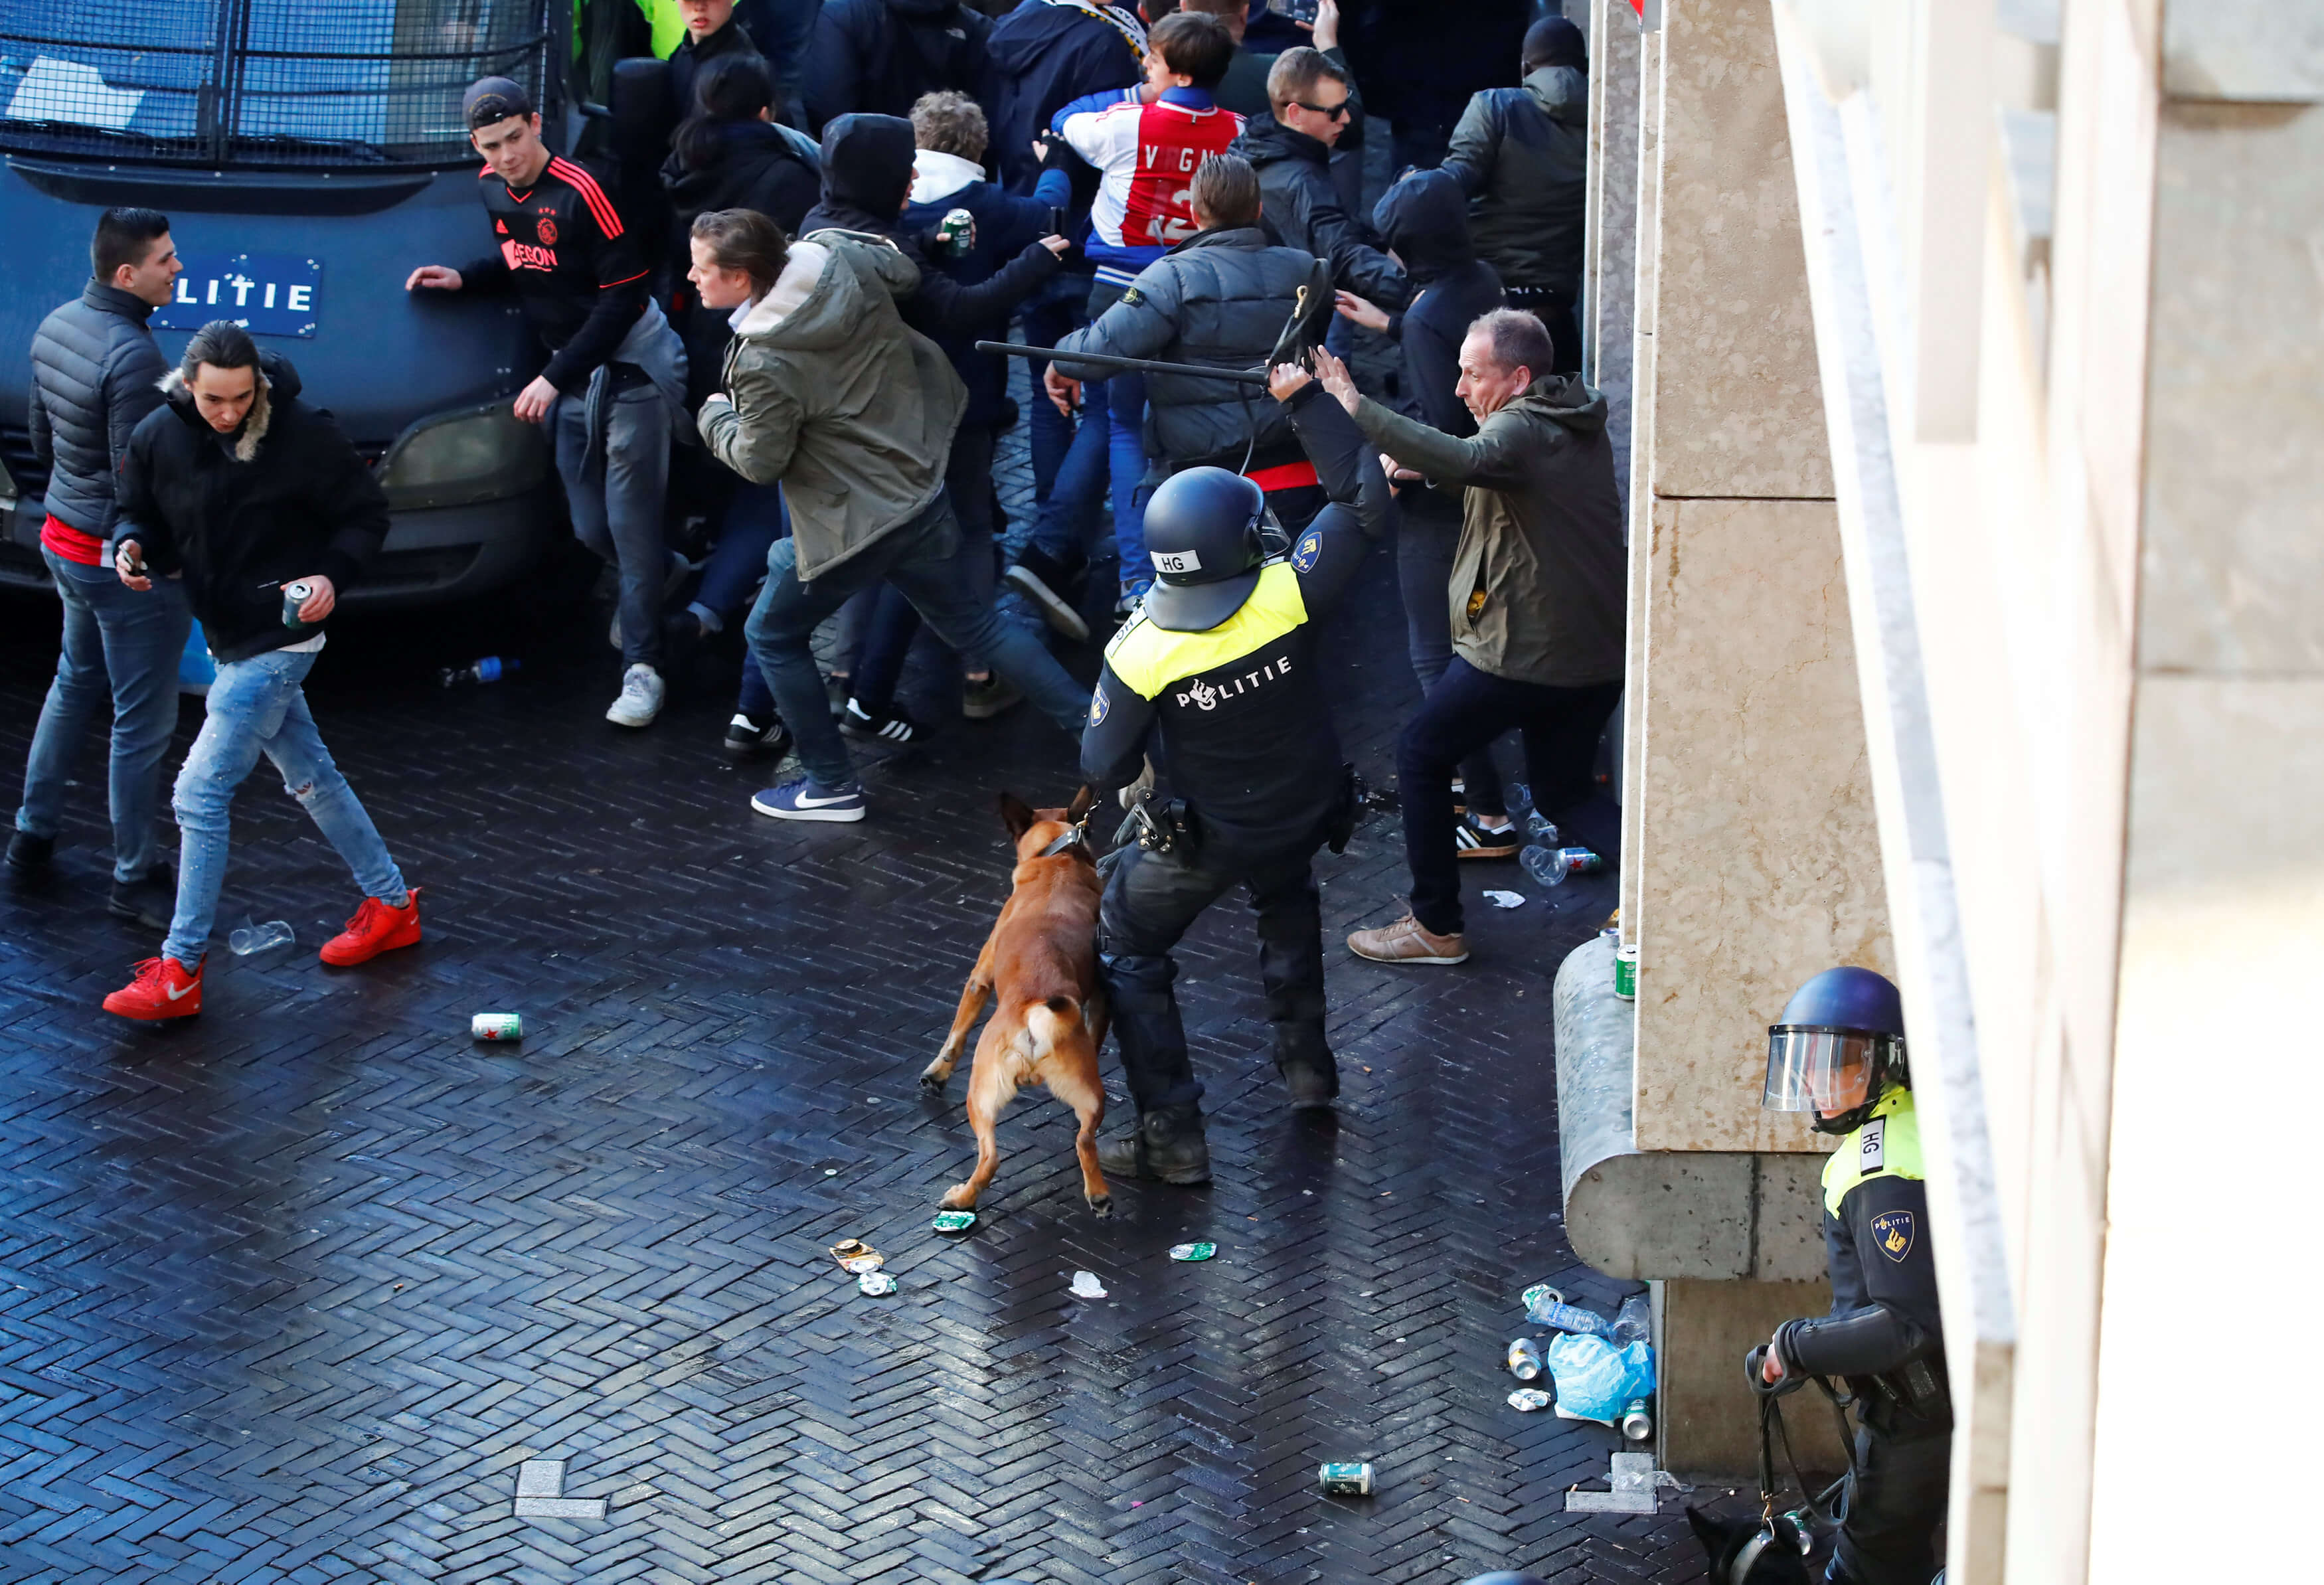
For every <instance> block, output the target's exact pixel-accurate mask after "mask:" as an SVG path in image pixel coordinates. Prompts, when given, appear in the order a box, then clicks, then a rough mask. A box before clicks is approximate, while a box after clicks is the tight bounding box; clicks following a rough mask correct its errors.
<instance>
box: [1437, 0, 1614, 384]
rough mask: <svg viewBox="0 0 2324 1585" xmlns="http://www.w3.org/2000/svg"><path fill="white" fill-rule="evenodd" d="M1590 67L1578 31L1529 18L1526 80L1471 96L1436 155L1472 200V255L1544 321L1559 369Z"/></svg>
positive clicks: (1576, 251) (1577, 363)
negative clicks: (1448, 145)
mask: <svg viewBox="0 0 2324 1585" xmlns="http://www.w3.org/2000/svg"><path fill="white" fill-rule="evenodd" d="M1589 69H1590V58H1589V55H1588V53H1587V50H1586V47H1585V45H1584V43H1583V41H1582V30H1581V29H1579V28H1577V27H1575V26H1574V25H1573V24H1572V23H1570V22H1568V21H1566V20H1565V19H1564V18H1563V17H1562V16H1553V17H1548V18H1545V20H1543V21H1541V22H1537V23H1534V24H1533V26H1532V28H1530V29H1529V30H1528V31H1527V32H1526V41H1525V86H1524V87H1522V88H1487V89H1486V90H1485V91H1484V92H1482V93H1480V94H1479V95H1477V96H1476V97H1474V98H1472V99H1471V100H1470V101H1469V108H1468V109H1467V111H1465V112H1464V113H1463V114H1462V117H1461V124H1460V125H1459V126H1457V127H1455V128H1453V130H1452V152H1451V153H1449V154H1447V155H1445V157H1444V169H1445V170H1449V171H1451V172H1452V175H1453V176H1454V177H1455V178H1456V179H1457V180H1459V181H1460V183H1461V186H1462V189H1464V190H1466V191H1467V193H1468V195H1469V197H1470V199H1471V202H1472V204H1473V206H1474V207H1473V209H1472V211H1471V218H1470V235H1471V236H1472V237H1474V238H1475V240H1476V244H1477V253H1478V256H1479V257H1480V258H1482V259H1483V260H1484V261H1485V262H1486V263H1489V264H1490V265H1491V266H1492V267H1493V268H1494V269H1495V270H1497V271H1499V272H1500V277H1501V284H1502V286H1503V287H1504V288H1505V289H1507V290H1508V301H1509V307H1511V308H1513V309H1526V311H1527V312H1529V313H1533V314H1536V315H1538V316H1540V318H1541V321H1542V323H1543V324H1545V325H1546V326H1548V327H1549V338H1550V342H1551V344H1552V346H1553V348H1554V356H1555V359H1556V363H1557V368H1556V370H1555V371H1554V372H1555V373H1561V374H1570V373H1578V372H1579V371H1580V369H1581V367H1582V330H1581V327H1580V326H1579V325H1577V324H1576V323H1575V322H1574V318H1573V303H1574V299H1575V298H1576V297H1578V296H1579V295H1580V293H1581V290H1582V222H1583V215H1582V211H1583V208H1584V207H1585V206H1584V195H1585V191H1586V189H1587V187H1588V184H1589V175H1590V77H1589Z"/></svg>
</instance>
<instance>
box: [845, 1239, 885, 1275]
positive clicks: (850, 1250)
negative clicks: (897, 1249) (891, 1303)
mask: <svg viewBox="0 0 2324 1585" xmlns="http://www.w3.org/2000/svg"><path fill="white" fill-rule="evenodd" d="M831 1258H833V1259H834V1260H836V1261H838V1262H839V1267H840V1269H841V1270H843V1271H845V1272H849V1273H852V1274H853V1275H855V1276H862V1274H863V1273H865V1272H867V1271H877V1270H878V1269H879V1268H880V1267H882V1266H885V1265H886V1264H887V1263H888V1258H887V1257H886V1256H885V1255H882V1254H881V1253H880V1251H879V1250H877V1249H873V1248H872V1247H871V1245H869V1244H867V1243H865V1242H864V1241H863V1240H862V1239H840V1240H839V1242H837V1243H835V1244H834V1245H832V1246H831Z"/></svg>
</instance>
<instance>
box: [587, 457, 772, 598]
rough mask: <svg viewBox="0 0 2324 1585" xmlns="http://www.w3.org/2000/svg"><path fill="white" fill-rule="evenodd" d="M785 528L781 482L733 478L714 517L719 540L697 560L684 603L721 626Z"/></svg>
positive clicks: (764, 570)
mask: <svg viewBox="0 0 2324 1585" xmlns="http://www.w3.org/2000/svg"><path fill="white" fill-rule="evenodd" d="M790 531H791V514H790V510H789V509H788V507H786V506H785V505H784V504H783V487H782V486H781V485H780V484H752V483H750V482H749V481H748V480H744V481H743V482H742V484H737V485H736V486H735V487H734V493H733V495H732V496H730V497H728V499H727V502H726V511H725V515H724V517H723V518H722V519H721V520H720V521H719V525H718V543H717V544H715V545H714V546H712V547H711V548H710V556H709V558H708V559H707V560H705V562H703V564H702V582H701V584H700V585H697V586H696V589H695V591H694V599H693V601H692V602H691V603H690V604H688V605H687V610H689V611H692V612H693V613H696V615H697V616H699V617H701V618H702V619H703V622H702V625H703V626H704V627H705V628H708V629H709V630H710V631H713V632H722V631H724V630H725V627H726V624H727V623H728V622H732V621H733V620H734V618H735V617H737V616H739V615H741V614H742V608H743V607H744V606H745V605H746V604H749V603H750V599H751V585H753V584H755V583H757V582H758V581H759V580H760V579H761V578H762V577H764V576H767V552H768V551H769V550H770V548H773V546H774V543H775V541H776V540H778V539H781V538H782V537H783V536H784V535H785V534H788V533H789V532H790ZM627 625H628V624H627V623H624V624H623V626H624V628H626V627H627Z"/></svg>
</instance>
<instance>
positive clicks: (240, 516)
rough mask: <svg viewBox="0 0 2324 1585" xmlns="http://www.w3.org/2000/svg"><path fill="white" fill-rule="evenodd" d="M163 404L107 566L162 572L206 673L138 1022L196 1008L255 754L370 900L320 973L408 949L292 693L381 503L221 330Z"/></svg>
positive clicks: (292, 394) (251, 346)
mask: <svg viewBox="0 0 2324 1585" xmlns="http://www.w3.org/2000/svg"><path fill="white" fill-rule="evenodd" d="M163 394H164V397H165V400H164V401H163V402H162V405H161V407H159V408H157V409H156V410H154V411H152V413H150V414H148V415H147V416H146V417H145V419H144V420H143V422H141V423H140V424H139V425H138V426H137V429H136V432H135V433H134V434H133V435H132V436H131V437H130V440H129V450H128V455H127V457H126V459H125V461H124V465H123V469H122V481H121V495H120V501H121V514H120V520H119V525H118V527H117V529H116V530H115V557H114V568H115V572H117V573H118V574H119V576H120V578H121V581H122V582H123V583H124V584H125V585H128V586H129V587H130V588H132V589H134V590H137V591H139V592H141V593H150V592H151V591H152V588H153V579H154V578H155V577H157V576H160V577H171V578H176V579H178V580H180V583H181V584H182V585H183V587H184V589H185V593H186V599H187V602H188V604H190V605H191V606H192V607H193V610H194V614H195V615H196V616H197V617H198V618H199V619H200V620H201V623H202V631H203V632H204V633H205V634H206V635H208V640H209V645H210V652H211V654H213V655H214V656H216V657H217V663H218V667H217V681H216V682H214V683H212V684H211V685H210V691H209V699H208V715H207V717H206V718H205V719H204V721H203V723H202V730H201V735H200V736H198V737H197V738H196V739H195V740H194V746H193V749H192V750H191V751H189V753H188V754H187V756H186V763H185V766H184V768H183V769H181V770H180V772H179V774H178V786H177V792H176V797H175V798H174V804H175V807H176V809H177V814H178V830H179V834H180V844H181V845H180V855H179V863H178V902H177V911H176V913H175V915H174V916H173V917H171V922H170V934H169V938H168V939H167V940H166V941H164V942H163V943H162V945H161V954H160V955H159V956H157V957H151V958H147V959H146V960H144V961H143V963H139V964H138V965H137V970H136V976H135V978H134V979H133V980H132V981H130V982H129V983H128V984H127V985H125V986H124V987H123V988H122V989H120V990H119V991H115V992H114V993H113V994H112V995H110V996H108V997H106V999H105V1010H106V1011H107V1012H109V1013H117V1014H119V1015H120V1016H121V1017H123V1018H140V1019H148V1020H152V1019H161V1018H187V1017H189V1016H191V1015H192V1014H195V1013H198V1012H199V1011H201V1010H202V957H203V954H204V952H205V950H206V948H207V946H208V942H209V935H210V926H211V923H212V920H213V919H214V917H215V916H216V915H217V900H218V891H219V889H220V887H221V886H222V885H223V884H224V882H225V880H226V828H227V812H228V810H229V809H230V808H231V806H232V805H233V802H234V793H235V788H236V787H238V786H240V785H241V783H242V779H243V778H244V777H245V776H247V775H249V774H250V772H251V769H252V768H253V767H254V766H255V765H256V764H257V763H258V757H259V756H260V755H261V754H264V755H265V756H266V757H267V758H268V759H270V760H273V761H274V765H275V768H276V769H279V770H281V772H282V781H283V785H284V787H285V788H288V789H289V791H290V793H291V797H294V798H297V799H298V800H299V802H300V806H303V807H304V808H305V809H306V811H307V813H308V814H309V816H312V817H313V819H314V822H315V824H316V825H317V826H318V828H320V829H321V831H322V833H323V834H324V835H325V836H326V837H327V838H328V839H329V840H330V843H331V845H332V846H333V847H335V848H337V850H338V852H339V856H340V857H341V858H342V859H344V860H346V864H347V868H348V869H349V870H351V871H354V873H355V881H356V884H358V885H359V886H361V887H362V888H363V890H364V901H363V905H362V906H361V907H360V908H357V909H356V910H355V917H354V918H352V919H350V920H348V921H347V927H346V930H345V931H344V932H342V933H341V934H340V935H337V936H334V937H333V938H332V939H331V940H330V941H328V942H327V943H326V944H325V945H324V946H323V951H322V957H323V961H324V962H325V963H333V964H337V965H340V966H346V965H347V964H352V963H364V962H365V961H367V960H369V959H371V958H374V957H376V956H378V955H379V954H381V953H383V952H386V951H388V950H390V949H392V948H394V947H399V946H410V945H412V944H413V943H415V942H417V941H418V940H419V939H420V905H419V901H418V898H419V895H420V894H419V893H418V892H416V891H414V890H411V889H409V888H407V887H406V886H405V885H404V883H403V876H402V875H401V872H400V871H397V869H396V867H395V861H394V860H393V859H392V858H390V857H389V856H388V852H387V846H386V844H385V843H383V842H382V841H381V840H380V835H379V831H378V828H377V827H375V826H374V825H372V821H371V816H370V815H368V814H367V813H365V812H364V806H363V805H362V803H361V802H360V801H359V800H358V799H357V798H356V797H355V791H354V789H353V788H349V787H348V786H347V780H346V777H344V776H342V775H341V774H340V773H339V769H338V767H337V765H335V764H333V763H332V761H331V756H330V751H328V750H327V749H325V748H324V747H323V740H322V738H321V736H320V735H319V734H318V733H317V732H316V730H315V718H314V716H313V715H311V714H309V713H308V710H307V698H306V695H305V694H304V692H302V691H301V688H300V684H301V683H303V682H304V681H305V680H306V677H307V673H308V671H309V669H310V668H312V667H313V666H314V664H315V657H316V655H317V654H318V653H319V652H320V651H321V650H322V648H323V638H324V633H323V624H324V622H326V621H327V619H328V617H329V616H330V614H331V611H332V609H333V607H334V606H335V605H337V602H338V591H339V589H340V587H341V586H342V585H345V584H347V583H349V582H352V581H353V580H354V579H355V577H357V576H360V575H361V573H362V571H363V568H364V564H365V563H367V562H368V561H369V560H370V559H371V558H373V557H374V555H376V554H377V553H378V551H379V546H380V541H381V540H382V539H384V538H385V537H386V534H387V498H386V497H385V496H384V495H383V494H382V493H380V487H379V484H378V483H377V482H376V481H375V480H374V479H373V477H372V475H371V470H370V469H369V468H367V467H365V466H364V462H363V458H362V457H360V456H357V455H356V453H355V447H353V446H352V445H350V444H349V443H348V441H347V438H346V435H345V434H343V433H341V431H340V429H339V427H338V425H337V423H336V422H334V421H333V420H332V418H331V415H330V414H328V413H327V412H324V411H322V410H319V409H317V408H312V407H309V406H308V405H307V404H306V403H304V402H302V401H299V400H298V396H299V376H298V373H297V371H296V370H294V369H292V368H291V364H290V363H289V362H288V361H287V360H285V359H282V358H280V357H277V356H276V355H272V354H271V353H270V354H267V355H264V357H263V359H262V357H261V355H260V353H259V350H258V346H257V344H256V343H254V341H252V340H251V338H250V334H249V332H247V331H245V330H244V329H243V328H242V327H240V326H238V325H235V323H234V322H233V321H231V320H226V319H219V320H215V321H213V322H212V323H210V324H208V325H205V326H203V327H201V329H199V330H198V331H197V332H195V334H194V337H193V340H192V341H191V342H189V343H188V344H187V347H186V353H185V356H184V358H183V359H182V360H181V361H180V364H179V366H178V368H177V370H176V371H175V372H173V373H171V375H170V377H169V379H168V380H167V381H166V382H164V385H163ZM302 585H303V592H302Z"/></svg>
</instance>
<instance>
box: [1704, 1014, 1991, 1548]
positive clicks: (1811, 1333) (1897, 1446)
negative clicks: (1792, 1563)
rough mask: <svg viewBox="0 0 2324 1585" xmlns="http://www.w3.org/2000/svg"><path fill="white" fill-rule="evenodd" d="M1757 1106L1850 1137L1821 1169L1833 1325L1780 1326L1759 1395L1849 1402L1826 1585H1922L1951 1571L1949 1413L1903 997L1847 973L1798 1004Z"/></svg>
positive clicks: (1822, 1321)
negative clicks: (1829, 1383) (1852, 1447)
mask: <svg viewBox="0 0 2324 1585" xmlns="http://www.w3.org/2000/svg"><path fill="white" fill-rule="evenodd" d="M1761 1103H1762V1104H1763V1105H1765V1106H1766V1107H1768V1108H1769V1109H1770V1110H1775V1111H1812V1112H1814V1113H1815V1126H1816V1128H1817V1129H1818V1130H1819V1131H1820V1132H1822V1133H1827V1134H1844V1135H1846V1136H1847V1138H1845V1139H1843V1140H1842V1141H1841V1142H1840V1148H1839V1149H1838V1150H1837V1151H1835V1152H1834V1153H1833V1154H1832V1155H1831V1156H1830V1157H1829V1158H1827V1159H1826V1161H1825V1162H1824V1168H1823V1209H1824V1217H1823V1238H1824V1249H1825V1255H1826V1258H1827V1259H1828V1260H1829V1261H1830V1264H1831V1314H1829V1315H1821V1316H1812V1317H1808V1318H1805V1319H1803V1320H1798V1321H1786V1322H1784V1324H1783V1325H1782V1326H1780V1327H1778V1328H1776V1330H1775V1338H1774V1340H1773V1341H1771V1342H1769V1343H1768V1344H1767V1345H1766V1347H1765V1348H1763V1349H1754V1350H1752V1351H1751V1356H1750V1362H1749V1363H1750V1368H1751V1370H1752V1371H1753V1373H1754V1375H1755V1377H1756V1378H1757V1384H1758V1387H1759V1389H1760V1390H1761V1391H1774V1392H1776V1393H1784V1392H1790V1391H1794V1390H1796V1389H1797V1388H1798V1387H1801V1386H1803V1385H1804V1384H1805V1382H1806V1380H1807V1378H1810V1377H1822V1376H1840V1377H1845V1378H1847V1381H1848V1387H1849V1394H1850V1396H1852V1397H1853V1398H1854V1400H1855V1403H1856V1412H1857V1420H1858V1426H1857V1432H1856V1452H1855V1457H1854V1459H1853V1461H1851V1465H1850V1468H1849V1477H1848V1497H1847V1509H1846V1515H1847V1516H1846V1518H1845V1519H1844V1520H1843V1521H1842V1523H1841V1525H1840V1542H1839V1546H1838V1548H1837V1549H1836V1550H1835V1551H1834V1553H1833V1554H1832V1559H1831V1567H1830V1568H1829V1569H1828V1570H1827V1571H1826V1572H1825V1574H1824V1578H1825V1580H1828V1581H1832V1580H1837V1581H1847V1582H1849V1585H1928V1580H1929V1577H1930V1575H1931V1574H1932V1573H1933V1572H1934V1571H1935V1570H1936V1569H1937V1567H1938V1564H1939V1562H1941V1560H1940V1559H1938V1558H1937V1557H1936V1556H1935V1555H1934V1554H1933V1551H1932V1539H1933V1537H1934V1534H1935V1532H1936V1527H1937V1522H1938V1521H1939V1520H1940V1519H1941V1518H1943V1517H1944V1513H1945V1485H1946V1480H1947V1477H1948V1473H1949V1470H1950V1464H1951V1456H1952V1400H1951V1397H1950V1393H1949V1392H1948V1389H1947V1386H1946V1379H1945V1347H1944V1332H1943V1329H1942V1323H1941V1321H1940V1319H1939V1317H1938V1313H1937V1273H1936V1267H1935V1265H1934V1263H1933V1262H1932V1260H1931V1258H1930V1255H1929V1196H1928V1191H1927V1187H1926V1184H1925V1183H1924V1182H1923V1170H1922V1166H1921V1129H1920V1124H1919V1121H1918V1120H1917V1119H1916V1117H1915V1115H1914V1110H1913V1091H1912V1077H1911V1074H1910V1073H1909V1072H1908V1071H1907V1069H1906V1067H1905V1065H1904V1006H1903V1004H1902V1002H1901V1001H1900V1000H1898V998H1897V995H1896V988H1895V986H1894V985H1892V984H1890V983H1889V982H1888V981H1886V980H1885V979H1883V978H1882V977H1881V976H1880V975H1878V974H1876V973H1874V972H1872V971H1871V970H1869V969H1852V968H1842V969H1827V970H1825V971H1824V972H1822V973H1821V974H1818V975H1817V976H1816V977H1815V978H1814V979H1812V980H1810V981H1808V982H1807V983H1806V984H1804V985H1803V986H1801V987H1800V988H1799V990H1797V991H1794V992H1793V994H1792V1000H1790V1001H1789V1002H1788V1003H1786V1004H1785V1005H1784V1021H1783V1022H1782V1023H1780V1024H1777V1025H1775V1027H1772V1028H1770V1029H1769V1030H1768V1031H1767V1084H1766V1092H1765V1094H1764V1095H1763V1097H1762V1101H1761Z"/></svg>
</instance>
